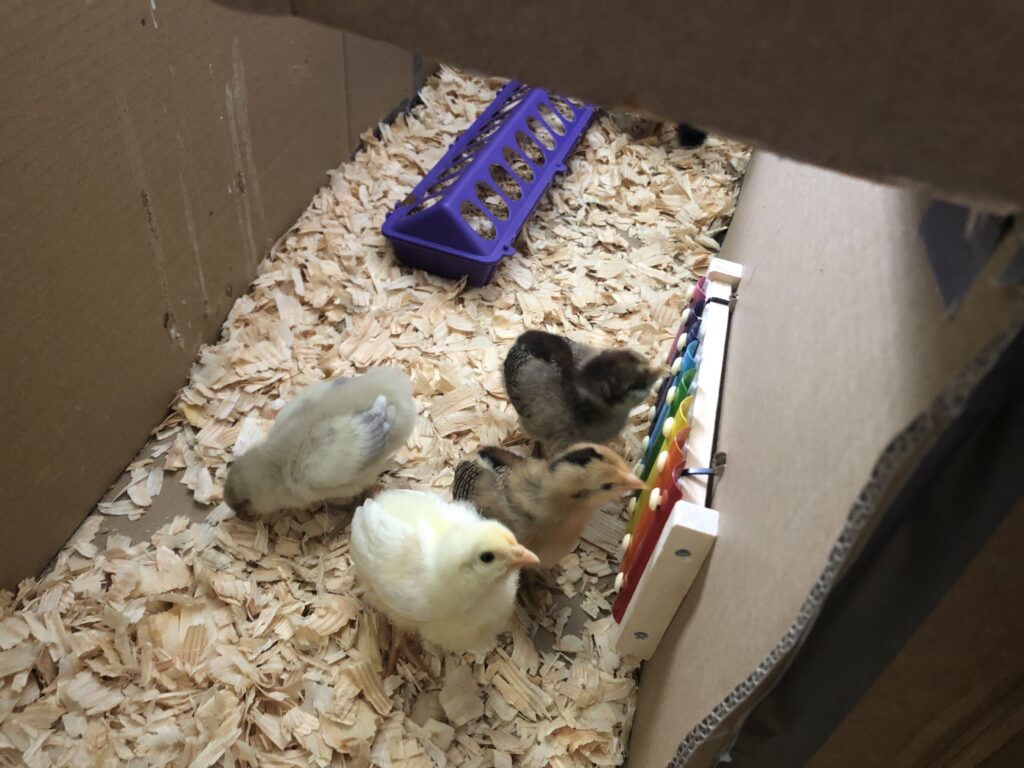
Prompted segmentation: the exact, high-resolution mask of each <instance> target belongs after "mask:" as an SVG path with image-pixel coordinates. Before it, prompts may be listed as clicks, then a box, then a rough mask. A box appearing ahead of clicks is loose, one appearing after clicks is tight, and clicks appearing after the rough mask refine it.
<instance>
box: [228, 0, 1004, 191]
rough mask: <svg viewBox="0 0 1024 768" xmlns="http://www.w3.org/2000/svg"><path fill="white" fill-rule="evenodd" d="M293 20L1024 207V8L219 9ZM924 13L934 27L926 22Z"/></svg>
mask: <svg viewBox="0 0 1024 768" xmlns="http://www.w3.org/2000/svg"><path fill="white" fill-rule="evenodd" d="M216 1H217V2H219V3H222V4H224V5H227V6H230V7H233V8H241V9H245V10H250V11H256V12H259V13H274V14H295V15H297V16H300V17H302V18H306V19H311V20H313V21H318V22H321V23H323V24H328V25H331V26H334V27H339V28H344V29H347V30H351V31H353V32H357V33H359V34H362V35H366V36H368V37H372V38H375V39H378V40H386V41H388V42H391V43H395V44H398V45H401V46H403V47H406V48H409V49H413V50H420V51H423V52H425V53H429V54H431V55H434V56H437V57H439V58H440V59H441V60H442V61H446V62H450V63H452V64H458V65H460V66H464V67H472V68H474V69H476V70H479V71H484V72H489V73H493V74H497V75H502V76H507V77H512V78H514V79H517V80H522V81H524V82H528V83H533V84H536V85H541V86H545V87H548V88H551V89H552V90H554V91H556V92H559V93H565V94H568V95H572V96H576V97H578V98H582V99H586V100H589V101H592V102H594V103H597V104H600V105H602V106H604V107H608V108H615V109H629V110H635V111H645V112H648V113H652V114H655V115H659V116H661V117H665V118H669V119H673V120H680V121H686V122H688V123H692V124H694V125H697V126H700V127H701V128H705V129H711V130H714V131H716V132H719V133H722V134H724V135H727V136H732V137H733V138H737V139H742V140H745V141H748V142H750V143H753V144H755V145H757V146H760V147H763V148H766V149H771V150H772V151H775V152H778V153H781V154H784V155H786V156H789V157H793V158H796V159H798V160H803V161H806V162H811V163H816V164H819V165H822V166H825V167H828V168H833V169H836V170H841V171H845V172H848V173H852V174H855V175H859V176H865V177H868V178H874V179H881V180H893V181H901V182H902V181H908V180H909V181H913V182H917V183H920V184H925V185H928V186H930V187H931V188H933V189H934V190H937V191H938V192H940V193H944V194H947V195H950V196H953V197H955V198H957V199H963V200H968V201H969V200H975V201H979V202H984V203H986V204H987V205H990V206H993V207H998V208H1015V209H1019V208H1020V207H1021V206H1022V205H1024V176H1022V175H1021V174H1020V172H1019V169H1020V168H1022V167H1024V145H1022V144H1021V142H1020V141H1019V140H1018V136H1019V133H1020V131H1019V129H1020V126H1021V125H1024V79H1022V78H1021V77H1019V73H1020V72H1021V71H1024V47H1022V46H1020V44H1019V41H1020V40H1022V39H1024V8H1022V7H1021V6H1019V5H1017V4H1013V3H1005V4H1000V5H994V6H987V7H986V8H984V10H983V11H981V12H979V11H978V9H977V8H976V7H975V6H973V5H970V4H969V3H953V4H951V3H944V4H940V5H938V6H928V7H927V9H924V8H922V7H921V6H919V5H917V4H905V5H898V6H895V7H894V6H893V5H892V4H891V3H886V2H884V1H883V0H875V1H874V2H870V3H868V4H865V3H856V4H854V3H850V2H833V3H828V4H821V3H798V4H792V3H786V4H765V5H762V6H758V7H756V8H753V7H750V6H746V5H745V6H742V7H741V8H739V9H737V8H736V7H734V5H733V4H724V5H723V4H721V3H679V2H670V1H667V0H662V1H661V2H654V3H645V4H644V5H643V6H642V8H638V7H637V6H636V4H635V3H633V2H629V0H615V1H614V2H606V3H602V4H601V10H600V13H595V12H594V8H593V5H592V4H591V3H587V2H585V1H584V0H569V1H568V2H560V3H554V4H550V3H515V4H512V5H508V6H502V9H501V13H500V14H492V15H486V14H484V15H481V14H480V12H479V8H478V6H477V5H476V4H475V3H470V2H466V1H465V0H462V1H461V2H455V3H449V4H448V5H447V6H446V10H445V12H444V13H438V12H437V9H436V8H435V7H433V6H431V5H428V4H424V3H417V2H413V1H412V0H390V1H389V2H369V3H326V2H320V1H319V0H216ZM922 14H926V15H927V23H923V21H922Z"/></svg>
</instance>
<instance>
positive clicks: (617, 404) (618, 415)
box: [504, 331, 660, 451]
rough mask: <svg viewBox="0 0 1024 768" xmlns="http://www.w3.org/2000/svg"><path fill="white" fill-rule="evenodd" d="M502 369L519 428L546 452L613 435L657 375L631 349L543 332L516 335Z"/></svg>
mask: <svg viewBox="0 0 1024 768" xmlns="http://www.w3.org/2000/svg"><path fill="white" fill-rule="evenodd" d="M504 374H505V391H506V392H507V393H508V398H509V400H510V401H511V402H512V405H513V407H514V408H515V409H516V412H517V413H518V414H519V419H520V421H521V422H522V425H523V429H524V430H525V431H526V433H527V434H528V435H529V436H530V437H532V438H533V439H534V440H536V441H538V442H540V443H543V444H544V447H545V448H546V449H547V450H549V451H557V450H559V449H561V448H564V447H566V446H568V445H571V444H573V443H579V442H590V443H604V442H607V441H609V440H611V439H613V438H614V437H616V436H617V435H618V434H619V433H620V432H621V431H622V430H623V428H624V427H625V426H626V421H627V420H628V419H629V412H630V411H631V410H632V409H633V408H635V407H636V406H638V405H640V403H642V402H643V401H644V400H645V399H647V395H648V394H649V393H650V391H651V387H652V386H653V385H654V383H655V382H656V381H657V379H658V377H659V375H660V373H659V371H658V370H657V369H656V368H655V367H654V366H652V365H651V364H650V363H648V362H647V361H646V360H644V359H643V358H642V357H641V356H640V355H639V354H637V353H636V352H634V351H633V350H631V349H604V350H600V349H594V348H593V347H588V346H586V345H584V344H578V343H576V342H574V341H570V340H569V339H566V338H564V337H562V336H557V335H555V334H553V333H547V332H545V331H527V332H526V333H524V334H522V335H521V336H520V337H519V338H518V339H516V342H515V344H514V345H513V346H512V349H511V350H509V353H508V355H507V356H506V357H505V366H504Z"/></svg>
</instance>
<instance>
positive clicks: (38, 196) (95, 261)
mask: <svg viewBox="0 0 1024 768" xmlns="http://www.w3.org/2000/svg"><path fill="white" fill-rule="evenodd" d="M0 51H2V53H0V63H2V66H3V71H4V73H5V77H4V79H3V84H2V85H0V92H2V95H3V102H4V104H5V105H6V106H5V115H6V116H5V119H4V120H3V122H2V125H0V164H2V166H3V169H4V173H3V177H4V193H3V195H2V196H0V213H2V217H3V221H4V226H3V228H2V230H3V231H2V233H0V251H2V253H3V258H4V277H5V281H6V282H5V286H4V288H5V298H4V301H3V302H0V329H2V330H0V344H2V348H3V351H4V362H5V365H4V370H5V375H4V377H3V384H2V385H0V387H2V392H0V434H2V435H3V436H4V441H3V448H2V451H3V458H2V460H0V467H2V470H0V471H2V477H0V482H2V486H3V489H4V501H3V505H2V508H3V522H4V527H3V533H2V536H0V538H2V540H3V542H4V543H5V546H4V552H3V556H2V557H0V586H3V587H10V586H13V585H14V584H15V583H16V582H17V581H18V580H19V579H21V578H23V577H25V576H27V575H30V574H34V573H37V572H38V571H39V570H40V569H42V568H43V567H44V566H45V565H46V563H47V562H48V560H49V559H50V558H51V557H52V556H53V554H54V553H55V552H56V551H57V549H58V548H59V547H60V545H61V544H62V543H63V542H64V541H65V539H66V538H67V536H68V535H69V534H70V533H71V532H72V531H73V530H74V529H75V527H76V526H77V525H78V524H79V522H80V521H81V520H82V518H83V517H85V515H86V514H87V513H88V512H89V510H90V509H91V507H92V505H93V504H94V503H95V502H96V501H97V499H98V498H99V497H100V495H101V494H102V493H103V492H104V491H105V490H106V488H107V487H108V486H109V485H110V483H111V482H112V481H113V480H114V479H115V478H116V477H117V476H118V474H119V473H120V471H121V470H122V469H123V467H124V466H125V464H126V463H127V462H128V461H130V460H131V458H132V456H133V455H134V454H135V453H136V451H138V449H139V447H140V446H141V445H142V444H143V443H144V442H145V440H146V437H147V434H148V432H149V430H150V429H151V428H152V427H153V425H154V424H157V423H159V421H160V420H161V419H162V418H163V415H164V414H165V413H166V409H167V407H168V404H169V403H170V400H171V397H172V396H173V394H174V392H175V391H176V390H177V389H178V388H179V387H180V386H181V384H183V383H184V381H185V379H186V376H187V374H188V369H189V365H190V364H191V361H192V359H193V356H194V354H195V351H196V349H197V348H198V346H199V345H200V343H202V342H204V341H208V340H211V339H212V338H213V337H214V336H215V335H216V334H217V333H218V332H219V329H220V326H221V323H222V322H223V319H224V316H225V314H226V313H227V310H228V308H229V307H230V306H231V304H232V302H233V301H234V297H235V296H236V295H237V294H238V292H239V291H241V290H243V289H244V287H245V286H247V285H248V284H249V282H250V281H251V280H252V277H253V275H254V273H255V270H256V266H257V264H258V263H259V261H260V260H261V259H262V258H263V256H264V255H265V254H266V252H267V250H268V248H269V246H270V245H271V243H272V242H273V241H274V240H275V239H276V238H277V237H278V236H280V235H281V234H282V233H283V232H284V231H285V229H286V228H287V227H288V226H290V225H291V223H292V222H293V221H294V220H295V218H296V216H297V215H298V214H299V213H300V212H301V211H302V210H303V209H304V208H305V206H306V205H307V204H308V202H309V198H310V197H311V196H312V194H313V193H314V192H315V191H316V189H317V188H318V187H319V186H320V185H321V184H322V183H323V181H324V172H325V171H326V170H327V169H329V168H332V167H335V166H336V165H337V164H339V163H340V162H342V161H343V160H344V159H345V158H346V156H347V155H348V154H349V153H350V152H351V150H352V149H353V148H354V147H355V146H356V143H357V142H358V135H359V133H360V132H361V131H362V130H364V129H367V128H372V127H373V125H374V124H375V123H376V122H377V121H378V120H380V119H382V118H384V117H385V116H386V115H387V114H388V113H389V112H390V111H391V110H392V109H393V108H394V107H395V106H396V105H398V104H399V103H400V102H402V101H403V100H407V99H408V98H409V97H410V96H411V95H412V84H413V79H412V78H413V57H412V56H411V54H408V53H406V52H403V51H401V50H400V49H398V48H394V47H392V46H388V45H383V44H380V43H374V42H372V41H367V40H363V39H361V38H358V37H357V36H355V35H345V36H343V35H340V34H338V33H337V32H336V31H335V30H332V29H328V28H325V27H322V26H319V25H315V24H311V23H309V22H305V21H302V20H299V19H292V20H274V19H268V18H262V17H259V16H254V15H251V14H246V13H239V12H236V11H231V10H227V9H225V8H223V7H220V6H217V5H215V4H212V3H187V2H182V1H181V0H174V1H170V0H168V1H167V2H160V3H159V4H146V3H135V4H127V5H126V4H109V3H86V4H81V3H72V4H58V5H53V4H47V5H45V6H44V5H38V4H35V3H17V4H15V5H14V7H13V8H11V9H10V10H9V12H8V15H7V18H6V21H5V23H4V25H3V30H2V31H0ZM13 542H18V544H17V546H12V545H11V543H13Z"/></svg>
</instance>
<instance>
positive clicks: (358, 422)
mask: <svg viewBox="0 0 1024 768" xmlns="http://www.w3.org/2000/svg"><path fill="white" fill-rule="evenodd" d="M415 418H416V404H415V402H414V401H413V399H412V382H411V381H410V380H409V377H408V376H406V375H405V374H404V373H403V372H401V371H399V370H396V369H394V368H373V369H370V370H369V371H367V372H366V373H364V374H363V375H361V376H355V377H351V378H343V379H335V380H333V381H324V382H320V383H318V384H313V385H311V386H309V387H306V388H305V389H303V390H302V391H301V392H299V394H298V395H297V396H296V397H295V399H294V400H292V401H291V402H290V403H288V405H286V406H285V407H284V408H283V409H282V410H281V412H280V413H279V414H278V416H277V419H275V421H274V425H273V427H271V429H270V433H269V434H268V435H267V439H266V440H264V441H263V442H262V443H260V444H259V445H255V446H253V447H252V448H251V449H249V450H248V451H246V452H245V453H243V454H242V455H240V456H237V457H236V458H235V461H234V463H233V464H232V465H231V469H230V470H229V472H228V478H227V483H226V484H225V486H224V501H225V502H226V503H227V504H228V506H230V507H231V508H232V509H234V510H235V511H236V512H241V513H248V514H256V515H265V514H267V513H270V512H275V511H277V510H281V509H294V508H308V507H310V506H313V505H314V504H317V503H321V502H324V501H329V500H335V499H339V500H340V499H350V498H352V497H354V496H357V495H359V494H360V493H361V492H363V491H364V490H366V489H367V488H368V487H369V486H370V485H372V484H373V482H374V481H375V480H376V479H377V477H378V476H379V475H380V473H381V472H382V471H383V470H384V467H385V466H386V465H387V461H388V459H389V458H390V457H391V454H393V453H394V452H395V451H396V450H397V449H398V448H399V447H400V446H401V445H402V444H403V443H404V442H405V441H406V440H407V439H408V438H409V435H410V434H411V433H412V429H413V425H414V421H415Z"/></svg>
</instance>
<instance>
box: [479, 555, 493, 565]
mask: <svg viewBox="0 0 1024 768" xmlns="http://www.w3.org/2000/svg"><path fill="white" fill-rule="evenodd" d="M480 562H481V563H493V562H494V553H493V552H482V553H481V554H480Z"/></svg>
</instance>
